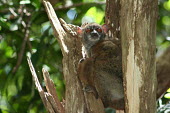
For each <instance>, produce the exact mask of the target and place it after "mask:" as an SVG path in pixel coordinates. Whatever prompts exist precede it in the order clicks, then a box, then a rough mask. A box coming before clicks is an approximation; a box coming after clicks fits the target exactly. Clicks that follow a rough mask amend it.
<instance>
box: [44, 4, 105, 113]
mask: <svg viewBox="0 0 170 113" xmlns="http://www.w3.org/2000/svg"><path fill="white" fill-rule="evenodd" d="M44 6H45V8H46V11H47V14H48V17H49V19H50V22H51V24H52V27H53V30H54V35H55V37H56V38H57V40H58V42H59V44H60V47H61V50H62V54H63V75H64V78H65V86H66V93H65V94H66V95H65V112H66V113H104V107H103V104H102V102H101V100H100V99H96V98H95V96H94V95H93V94H91V93H86V92H84V91H83V90H82V89H83V85H82V83H81V81H80V79H79V78H78V72H77V69H78V62H79V60H80V59H81V58H82V53H81V48H82V44H81V41H80V39H79V38H78V36H77V32H76V30H77V29H76V26H73V25H69V24H66V23H65V22H64V21H63V20H61V21H59V20H58V18H57V16H56V14H55V12H54V9H53V8H52V6H51V5H50V3H49V2H47V1H44ZM60 22H61V23H60Z"/></svg>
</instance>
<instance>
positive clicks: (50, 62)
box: [0, 0, 170, 113]
mask: <svg viewBox="0 0 170 113" xmlns="http://www.w3.org/2000/svg"><path fill="white" fill-rule="evenodd" d="M49 1H50V2H51V4H52V5H53V7H54V8H55V11H56V14H57V16H58V17H59V18H63V19H64V20H65V21H66V22H67V23H70V24H75V25H79V26H80V25H81V24H82V23H84V22H96V23H99V24H103V23H104V21H103V20H104V13H105V1H104V0H49ZM156 45H157V49H158V50H162V49H165V48H167V47H168V46H170V0H159V19H158V23H157V37H156ZM27 56H31V60H32V62H33V65H34V67H35V69H36V71H37V75H38V77H39V80H40V82H41V83H42V85H43V86H44V85H45V84H44V81H43V78H42V71H41V70H42V68H45V69H47V70H48V71H49V73H50V76H51V78H52V80H53V81H54V83H55V85H56V90H57V94H58V96H59V98H60V99H61V100H62V98H64V90H65V87H64V78H63V74H62V54H61V50H60V47H59V45H58V43H57V40H56V38H55V37H54V36H53V31H52V28H51V26H50V22H49V20H48V17H47V14H46V12H45V9H44V6H43V4H42V0H1V1H0V113H26V112H27V113H46V111H45V108H44V106H43V104H42V101H41V99H40V96H39V93H38V91H37V89H36V88H35V85H34V82H33V81H32V76H31V73H30V69H29V67H28V63H27ZM169 99H170V89H169V90H168V91H167V93H165V95H164V96H163V97H162V98H161V99H160V100H159V101H158V110H157V112H158V113H169V112H170V104H167V102H168V101H169ZM107 113H114V111H113V110H112V109H107Z"/></svg>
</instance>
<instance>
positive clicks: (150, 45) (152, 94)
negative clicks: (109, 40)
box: [120, 0, 158, 113]
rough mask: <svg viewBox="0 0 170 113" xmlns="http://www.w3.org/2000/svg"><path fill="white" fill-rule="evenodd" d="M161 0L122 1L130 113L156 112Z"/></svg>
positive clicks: (123, 44) (127, 94)
mask: <svg viewBox="0 0 170 113" xmlns="http://www.w3.org/2000/svg"><path fill="white" fill-rule="evenodd" d="M157 3H158V1H157V0H154V1H153V0H145V1H143V0H121V12H120V15H121V18H120V29H121V38H122V53H123V54H122V57H123V58H122V60H123V61H122V62H123V73H124V88H125V94H126V95H125V102H126V113H155V112H156V89H157V87H156V63H155V37H156V22H157V6H158V4H157Z"/></svg>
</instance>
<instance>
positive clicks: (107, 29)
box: [102, 24, 109, 33]
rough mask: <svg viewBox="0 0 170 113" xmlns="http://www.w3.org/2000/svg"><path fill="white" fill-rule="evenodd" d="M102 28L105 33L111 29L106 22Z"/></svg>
mask: <svg viewBox="0 0 170 113" xmlns="http://www.w3.org/2000/svg"><path fill="white" fill-rule="evenodd" d="M102 29H103V31H104V32H105V33H107V32H108V31H109V26H108V25H106V24H103V25H102Z"/></svg>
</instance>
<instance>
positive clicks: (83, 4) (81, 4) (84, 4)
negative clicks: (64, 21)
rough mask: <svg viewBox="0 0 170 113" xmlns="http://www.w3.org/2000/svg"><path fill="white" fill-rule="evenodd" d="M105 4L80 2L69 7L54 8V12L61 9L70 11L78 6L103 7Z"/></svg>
mask: <svg viewBox="0 0 170 113" xmlns="http://www.w3.org/2000/svg"><path fill="white" fill-rule="evenodd" d="M105 3H106V2H86V3H84V2H81V3H74V4H73V5H70V6H60V7H57V8H55V10H62V9H70V8H73V7H79V6H97V5H104V4H105Z"/></svg>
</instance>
